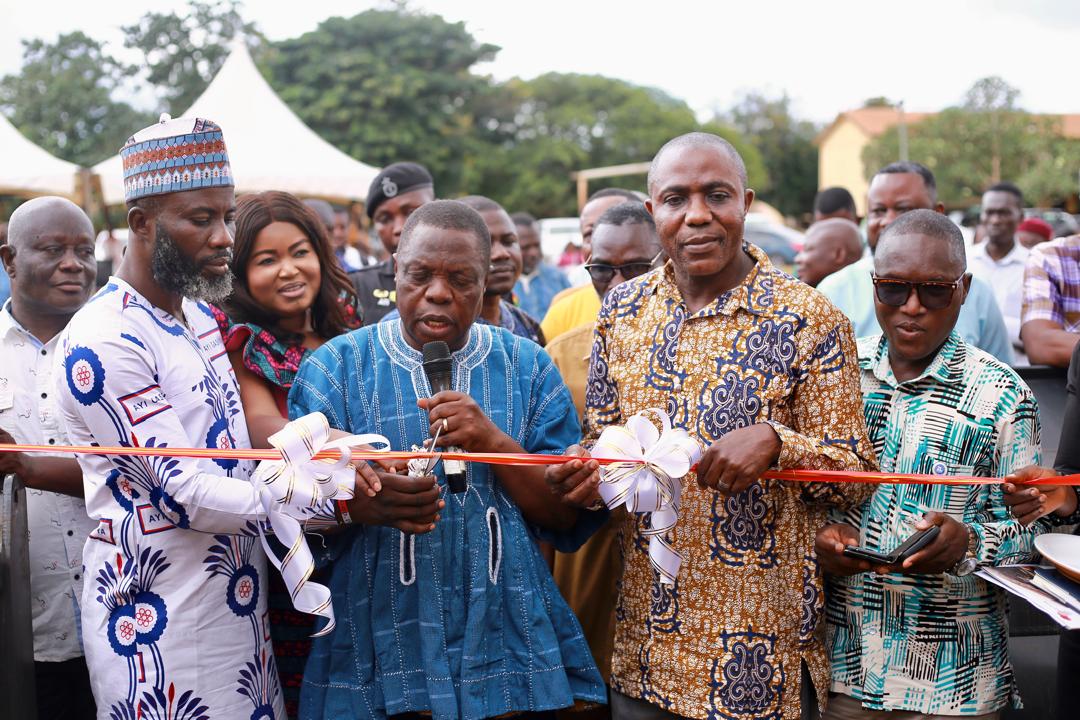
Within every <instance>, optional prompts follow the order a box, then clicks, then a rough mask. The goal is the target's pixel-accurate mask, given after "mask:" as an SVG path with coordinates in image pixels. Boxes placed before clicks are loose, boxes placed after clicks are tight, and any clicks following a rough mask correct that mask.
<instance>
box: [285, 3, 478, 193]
mask: <svg viewBox="0 0 1080 720" xmlns="http://www.w3.org/2000/svg"><path fill="white" fill-rule="evenodd" d="M497 51H498V48H497V47H495V46H494V45H487V44H482V43H478V42H477V41H476V40H475V39H474V38H473V37H472V36H471V35H470V34H469V33H468V31H467V30H466V29H465V26H464V25H463V24H462V23H448V22H446V21H445V20H443V19H442V18H441V17H438V16H433V15H422V14H417V13H411V12H405V11H390V10H369V11H367V12H363V13H361V14H359V15H356V16H354V17H352V18H348V19H345V18H339V17H335V18H330V19H328V20H325V21H323V22H322V23H320V24H319V26H318V28H316V29H315V30H314V31H312V32H308V33H305V34H304V35H301V36H300V37H298V38H294V39H291V40H285V41H283V42H280V43H276V44H275V45H274V46H273V48H271V50H270V51H269V52H268V53H267V55H266V58H265V65H266V68H267V70H268V71H269V74H270V80H271V84H272V85H273V86H274V89H275V90H276V91H277V92H278V93H279V94H280V95H281V98H282V99H283V100H284V101H285V102H287V103H288V104H289V105H290V107H292V109H293V110H294V111H295V112H296V113H297V114H298V115H299V116H300V118H301V119H302V120H303V121H304V122H305V123H307V124H308V125H309V126H310V127H311V128H312V129H313V130H314V131H315V132H317V133H318V134H319V135H321V136H322V137H323V138H324V139H325V140H327V141H328V142H330V143H331V144H333V145H335V146H337V147H338V148H340V149H341V150H343V151H344V152H346V153H349V154H350V155H352V156H353V157H356V158H359V159H361V160H363V161H365V162H368V163H371V164H373V165H386V164H388V163H391V162H394V161H397V160H416V161H420V162H423V163H424V164H425V165H427V166H428V167H429V168H430V169H431V170H432V172H433V173H434V174H435V177H436V178H437V180H438V182H439V185H438V190H439V193H440V194H446V193H447V192H448V191H454V190H457V189H459V188H461V187H462V178H463V177H464V175H465V174H466V173H467V172H468V167H467V160H468V151H469V150H470V148H471V147H472V146H473V145H474V143H475V139H474V137H473V127H474V122H473V117H472V111H471V106H472V103H473V101H474V99H475V98H477V97H478V96H481V95H483V94H484V93H485V92H486V90H487V85H488V80H487V79H486V78H483V77H481V76H478V75H474V74H472V73H471V72H470V69H471V68H472V67H473V66H474V65H475V64H477V63H479V62H483V61H485V60H490V59H492V58H493V57H494V56H495V53H496V52H497Z"/></svg>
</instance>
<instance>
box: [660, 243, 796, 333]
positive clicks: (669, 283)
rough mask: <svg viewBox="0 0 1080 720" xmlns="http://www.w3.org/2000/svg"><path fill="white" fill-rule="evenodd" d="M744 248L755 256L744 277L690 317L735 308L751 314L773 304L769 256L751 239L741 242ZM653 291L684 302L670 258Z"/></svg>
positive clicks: (718, 312)
mask: <svg viewBox="0 0 1080 720" xmlns="http://www.w3.org/2000/svg"><path fill="white" fill-rule="evenodd" d="M743 252H745V253H746V254H747V255H749V256H750V257H751V259H753V260H754V267H753V268H751V270H750V272H749V273H748V274H747V276H746V277H745V278H744V279H743V281H742V283H740V284H739V285H736V286H735V287H733V288H732V289H730V290H728V291H727V292H725V293H724V294H722V295H720V296H719V297H718V298H716V300H714V301H713V302H711V303H709V304H708V305H706V306H705V307H703V308H701V309H700V310H698V311H697V312H696V313H694V314H693V315H692V316H690V317H695V318H699V317H712V316H714V315H733V314H734V313H735V311H736V310H739V309H742V310H745V311H747V312H749V313H751V314H754V315H761V314H762V313H764V312H766V311H768V310H769V309H770V308H771V307H772V305H773V281H774V276H775V274H776V272H775V271H776V268H775V267H774V266H773V264H772V263H771V262H770V261H769V256H768V255H766V254H765V251H764V250H762V249H761V248H759V247H757V246H756V245H753V244H752V243H748V242H745V241H744V242H743ZM653 293H654V294H658V293H662V294H664V295H666V296H669V297H673V298H675V299H676V300H677V302H679V303H683V299H682V293H681V292H679V287H678V285H676V283H675V267H674V265H672V263H671V260H668V261H667V262H666V263H665V264H664V268H663V271H662V272H661V273H660V274H659V282H658V283H657V284H656V287H655V288H654V290H653Z"/></svg>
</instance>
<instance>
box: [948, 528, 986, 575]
mask: <svg viewBox="0 0 1080 720" xmlns="http://www.w3.org/2000/svg"><path fill="white" fill-rule="evenodd" d="M964 529H965V530H967V534H968V544H967V551H966V552H965V553H964V556H963V557H961V558H960V559H959V560H958V561H957V562H956V564H955V565H953V566H952V568H951V569H949V571H948V572H949V574H950V575H954V576H956V577H964V576H965V575H970V574H971V573H973V572H975V571H976V570H977V569H978V567H979V561H978V560H977V559H976V557H975V552H976V550H978V549H979V536H978V535H977V534H975V531H974V530H972V529H971V526H970V525H968V524H967V523H964Z"/></svg>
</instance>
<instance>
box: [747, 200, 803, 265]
mask: <svg viewBox="0 0 1080 720" xmlns="http://www.w3.org/2000/svg"><path fill="white" fill-rule="evenodd" d="M743 237H744V238H745V239H746V240H747V241H748V242H752V243H753V244H755V245H757V246H758V247H759V248H761V249H762V250H764V251H765V254H766V255H768V256H769V260H771V261H772V263H773V264H774V265H776V266H777V267H779V268H780V269H781V270H783V271H784V272H788V273H793V272H794V270H795V255H797V254H798V252H799V250H801V249H802V244H803V237H804V234H803V233H801V232H799V231H798V230H792V229H791V228H789V227H787V226H786V225H779V224H777V223H775V222H773V221H772V220H769V219H768V218H765V217H764V216H761V215H758V214H757V213H749V214H747V216H746V225H745V228H744V230H743Z"/></svg>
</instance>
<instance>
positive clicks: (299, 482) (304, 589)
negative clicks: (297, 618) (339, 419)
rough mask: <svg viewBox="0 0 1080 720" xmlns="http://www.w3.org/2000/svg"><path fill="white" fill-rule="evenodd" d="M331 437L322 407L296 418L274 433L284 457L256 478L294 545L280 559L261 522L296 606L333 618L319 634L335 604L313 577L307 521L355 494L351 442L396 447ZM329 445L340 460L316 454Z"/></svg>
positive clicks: (375, 438) (375, 439)
mask: <svg viewBox="0 0 1080 720" xmlns="http://www.w3.org/2000/svg"><path fill="white" fill-rule="evenodd" d="M329 437H330V425H329V423H327V421H326V418H325V417H324V416H323V415H322V413H312V414H311V415H305V416H304V417H302V418H299V419H298V420H293V421H292V422H290V423H289V424H288V425H286V426H285V427H283V428H282V429H281V430H279V431H278V432H276V433H274V434H273V435H271V436H270V437H269V438H268V439H269V441H270V444H271V445H272V446H273V447H274V448H276V449H277V450H278V451H279V452H280V453H281V459H280V460H264V461H263V462H262V463H260V464H259V467H258V468H257V469H256V470H255V473H254V475H252V478H251V482H252V483H253V484H254V485H255V487H256V489H257V490H258V492H259V498H260V501H261V502H262V507H263V510H264V511H265V512H266V517H267V519H268V520H269V522H270V526H271V527H272V528H273V530H274V534H275V535H276V536H277V538H278V540H280V541H281V544H282V545H284V546H285V547H287V548H289V550H288V552H286V553H285V557H284V558H282V559H280V560H279V559H278V558H277V556H276V555H275V554H274V552H273V550H272V549H271V548H270V546H269V543H267V541H266V535H265V534H263V533H262V530H261V528H260V537H261V539H262V544H263V549H264V550H265V551H266V556H267V557H268V558H269V559H270V562H272V563H273V564H274V567H276V568H277V569H278V570H279V571H280V572H281V577H282V579H283V580H284V581H285V586H286V587H287V588H288V589H289V595H290V597H291V598H292V603H293V607H295V608H296V609H297V610H299V611H301V612H306V613H310V614H312V615H320V616H322V617H324V618H326V619H327V624H326V627H324V628H323V629H322V630H320V631H319V632H317V633H315V635H314V636H315V637H318V636H320V635H325V634H327V633H329V632H331V631H332V630H333V629H334V610H333V608H332V606H331V603H330V590H329V589H327V588H326V587H325V586H323V585H320V584H318V583H314V582H309V581H308V578H310V577H311V573H312V571H314V569H315V560H314V558H313V557H312V555H311V549H310V548H309V547H308V544H307V539H306V538H305V537H304V531H303V528H302V527H301V523H307V522H308V521H310V520H313V519H315V518H316V517H318V516H319V515H320V514H322V515H326V514H327V512H329V513H330V514H331V515H332V511H328V510H327V509H326V506H327V505H328V504H329V503H330V502H332V501H334V500H350V499H352V497H353V487H354V485H355V482H356V481H355V470H354V468H353V466H352V465H351V460H352V453H351V451H350V448H352V447H354V446H357V445H383V446H385V448H386V449H387V450H388V449H389V448H390V443H389V441H388V440H387V439H386V438H385V437H383V436H381V435H350V436H348V437H344V438H340V439H338V440H334V441H333V442H328V440H329ZM329 449H337V450H339V451H340V457H339V458H338V459H337V460H315V459H314V457H315V455H316V454H317V453H318V452H320V451H321V450H329Z"/></svg>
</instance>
